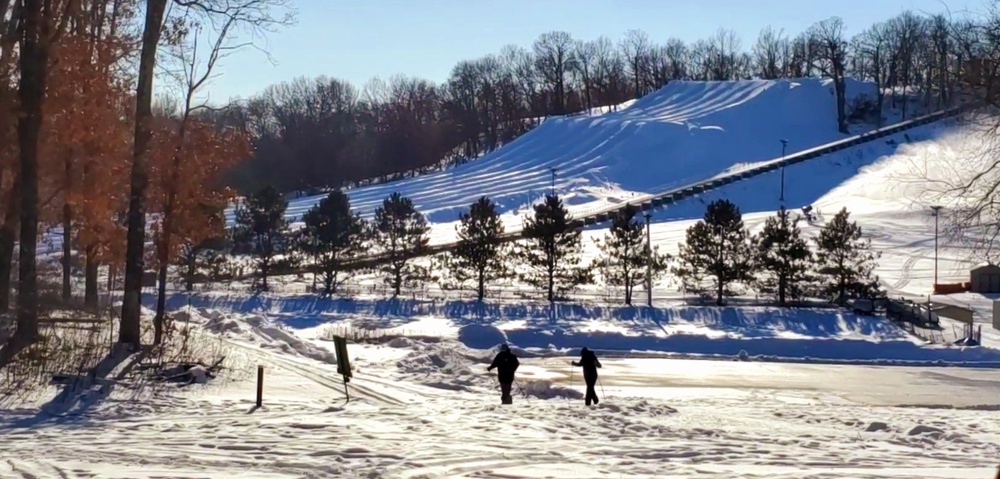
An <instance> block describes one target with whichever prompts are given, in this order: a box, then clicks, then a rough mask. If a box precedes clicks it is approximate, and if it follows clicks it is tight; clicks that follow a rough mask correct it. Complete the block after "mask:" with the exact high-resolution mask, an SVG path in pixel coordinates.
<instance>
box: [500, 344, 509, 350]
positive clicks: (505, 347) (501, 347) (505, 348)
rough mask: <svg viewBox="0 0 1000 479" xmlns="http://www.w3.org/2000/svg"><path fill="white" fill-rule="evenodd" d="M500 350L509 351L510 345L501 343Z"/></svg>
mask: <svg viewBox="0 0 1000 479" xmlns="http://www.w3.org/2000/svg"><path fill="white" fill-rule="evenodd" d="M500 350H501V351H510V346H507V343H503V344H501V345H500Z"/></svg>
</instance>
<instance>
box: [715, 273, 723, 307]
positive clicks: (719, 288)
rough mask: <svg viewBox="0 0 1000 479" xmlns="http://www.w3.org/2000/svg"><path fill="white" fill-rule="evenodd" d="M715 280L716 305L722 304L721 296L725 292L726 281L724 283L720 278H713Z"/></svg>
mask: <svg viewBox="0 0 1000 479" xmlns="http://www.w3.org/2000/svg"><path fill="white" fill-rule="evenodd" d="M715 282H716V288H717V289H716V296H715V304H716V305H717V306H722V296H723V293H724V292H725V288H726V283H724V282H723V281H722V278H717V279H716V280H715Z"/></svg>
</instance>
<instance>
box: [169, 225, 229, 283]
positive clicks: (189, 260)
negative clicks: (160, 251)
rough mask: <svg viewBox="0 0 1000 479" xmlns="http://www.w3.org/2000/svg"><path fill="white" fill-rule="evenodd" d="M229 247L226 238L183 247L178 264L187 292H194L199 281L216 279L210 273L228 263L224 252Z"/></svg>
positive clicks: (222, 237) (221, 237) (207, 240)
mask: <svg viewBox="0 0 1000 479" xmlns="http://www.w3.org/2000/svg"><path fill="white" fill-rule="evenodd" d="M227 246H228V245H227V238H226V237H225V236H220V237H218V238H209V239H206V240H204V241H202V242H200V243H198V244H191V243H185V244H183V245H181V250H180V255H178V258H177V264H178V265H179V266H181V269H180V276H181V280H182V281H183V282H184V289H185V290H186V291H192V290H194V282H195V281H197V280H198V279H201V278H206V279H209V280H214V279H215V278H213V277H212V275H211V274H209V272H210V271H213V270H216V269H219V268H220V267H221V263H224V262H225V261H226V257H225V254H224V250H225V249H226V248H227Z"/></svg>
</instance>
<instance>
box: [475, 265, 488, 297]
mask: <svg viewBox="0 0 1000 479" xmlns="http://www.w3.org/2000/svg"><path fill="white" fill-rule="evenodd" d="M476 292H477V296H478V297H479V301H480V302H482V301H483V299H484V298H486V272H485V271H482V270H480V271H479V288H478V289H477V290H476Z"/></svg>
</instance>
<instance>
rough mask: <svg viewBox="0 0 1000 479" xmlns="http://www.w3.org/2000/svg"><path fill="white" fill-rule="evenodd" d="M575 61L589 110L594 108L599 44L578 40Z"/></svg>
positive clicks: (575, 68)
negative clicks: (595, 74)
mask: <svg viewBox="0 0 1000 479" xmlns="http://www.w3.org/2000/svg"><path fill="white" fill-rule="evenodd" d="M574 56H575V57H576V59H575V61H574V62H573V66H574V70H573V71H574V72H575V73H576V75H577V76H578V78H579V80H580V86H581V87H582V88H583V96H584V98H585V99H586V107H587V110H590V109H592V108H594V95H593V94H594V90H595V88H594V71H595V70H596V63H597V45H596V44H595V43H594V42H583V41H578V42H576V45H575V49H574Z"/></svg>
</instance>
